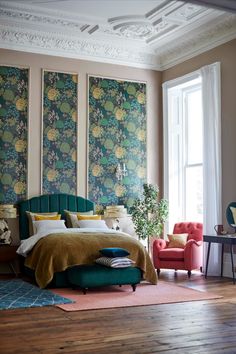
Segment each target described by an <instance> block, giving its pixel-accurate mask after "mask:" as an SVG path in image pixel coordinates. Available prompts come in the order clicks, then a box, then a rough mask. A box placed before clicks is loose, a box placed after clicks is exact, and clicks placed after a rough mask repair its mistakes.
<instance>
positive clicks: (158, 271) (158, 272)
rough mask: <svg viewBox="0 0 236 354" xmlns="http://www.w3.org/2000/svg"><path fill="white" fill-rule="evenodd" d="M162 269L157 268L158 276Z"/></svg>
mask: <svg viewBox="0 0 236 354" xmlns="http://www.w3.org/2000/svg"><path fill="white" fill-rule="evenodd" d="M160 272H161V270H160V269H157V276H158V277H159V275H160Z"/></svg>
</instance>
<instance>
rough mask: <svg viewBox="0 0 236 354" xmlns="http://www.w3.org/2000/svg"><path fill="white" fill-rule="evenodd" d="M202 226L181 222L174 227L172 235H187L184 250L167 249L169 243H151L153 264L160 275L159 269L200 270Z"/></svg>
mask: <svg viewBox="0 0 236 354" xmlns="http://www.w3.org/2000/svg"><path fill="white" fill-rule="evenodd" d="M202 229H203V225H202V224H201V223H196V222H181V223H177V224H175V226H174V230H173V234H181V233H188V238H187V243H186V245H185V247H184V248H168V244H169V241H166V240H163V239H158V240H155V241H154V242H153V263H154V267H155V268H156V270H157V274H158V275H159V274H160V269H161V268H167V269H175V270H177V269H183V270H187V271H188V277H189V278H190V276H191V270H193V269H202V258H203V247H202V244H203V235H202V232H203V230H202Z"/></svg>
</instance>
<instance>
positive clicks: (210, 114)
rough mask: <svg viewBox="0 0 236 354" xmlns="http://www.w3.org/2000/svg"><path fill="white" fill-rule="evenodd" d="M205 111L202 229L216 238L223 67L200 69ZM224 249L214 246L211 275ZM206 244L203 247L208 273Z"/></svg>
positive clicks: (216, 271) (219, 209) (219, 215)
mask: <svg viewBox="0 0 236 354" xmlns="http://www.w3.org/2000/svg"><path fill="white" fill-rule="evenodd" d="M200 73H201V77H202V107H203V215H204V216H203V225H204V230H203V232H204V234H207V235H212V234H214V233H215V232H214V226H215V225H216V224H222V175H221V174H222V169H221V92H220V63H214V64H211V65H207V66H204V67H202V68H201V69H200ZM220 253H221V245H218V244H213V243H212V244H211V252H210V259H209V265H208V274H209V275H213V276H214V275H215V276H217V275H219V274H220ZM206 254H207V243H204V254H203V269H204V270H205V265H206Z"/></svg>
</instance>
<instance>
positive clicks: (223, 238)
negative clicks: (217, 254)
mask: <svg viewBox="0 0 236 354" xmlns="http://www.w3.org/2000/svg"><path fill="white" fill-rule="evenodd" d="M203 241H204V242H208V248H207V259H206V271H205V278H207V271H208V263H209V256H210V250H211V243H219V244H221V245H222V248H221V274H220V275H221V277H222V276H223V256H224V245H229V246H230V255H231V266H232V276H233V283H234V284H235V275H234V272H235V269H234V257H233V246H234V245H236V237H235V236H232V235H217V236H215V235H203Z"/></svg>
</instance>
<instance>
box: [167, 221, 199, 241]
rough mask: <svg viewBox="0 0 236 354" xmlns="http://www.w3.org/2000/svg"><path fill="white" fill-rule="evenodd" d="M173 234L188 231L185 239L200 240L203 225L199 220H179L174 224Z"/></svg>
mask: <svg viewBox="0 0 236 354" xmlns="http://www.w3.org/2000/svg"><path fill="white" fill-rule="evenodd" d="M173 233H174V234H183V233H188V239H187V240H191V239H193V240H195V241H202V240H203V225H202V224H201V223H199V222H179V223H176V224H175V225H174V230H173Z"/></svg>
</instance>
